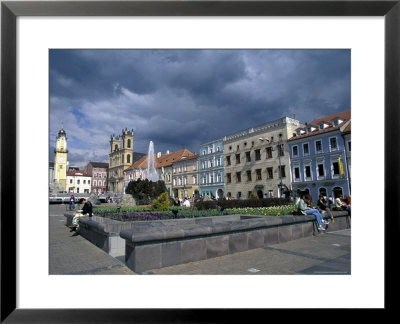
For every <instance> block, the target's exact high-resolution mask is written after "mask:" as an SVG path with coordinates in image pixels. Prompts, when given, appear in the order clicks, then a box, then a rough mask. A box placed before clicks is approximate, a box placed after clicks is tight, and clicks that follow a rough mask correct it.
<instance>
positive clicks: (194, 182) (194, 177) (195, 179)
mask: <svg viewBox="0 0 400 324" xmlns="http://www.w3.org/2000/svg"><path fill="white" fill-rule="evenodd" d="M192 180H193V184H196V183H197V177H196V176H195V175H194V176H193V179H192Z"/></svg>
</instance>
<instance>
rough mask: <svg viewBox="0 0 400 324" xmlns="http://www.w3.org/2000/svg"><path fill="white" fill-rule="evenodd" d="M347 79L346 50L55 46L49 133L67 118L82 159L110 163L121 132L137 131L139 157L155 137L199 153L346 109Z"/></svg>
mask: <svg viewBox="0 0 400 324" xmlns="http://www.w3.org/2000/svg"><path fill="white" fill-rule="evenodd" d="M350 81H351V80H350V51H347V50H115V51H113V50H101V51H99V50H53V51H51V53H50V96H51V101H50V103H51V106H50V114H51V115H50V124H51V129H50V133H51V136H55V135H54V134H56V133H57V131H58V129H59V128H60V124H61V121H63V122H64V124H65V128H66V130H67V131H68V132H69V135H70V136H71V138H72V139H76V141H75V143H76V145H79V146H77V147H75V148H74V149H75V150H77V151H76V152H77V153H79V154H81V153H80V151H79V150H93V151H94V152H95V153H93V156H95V157H96V158H97V157H100V156H103V157H104V158H103V159H102V160H105V161H106V160H107V158H108V138H109V136H110V135H111V134H112V133H115V134H116V135H118V134H120V132H121V129H123V128H128V129H131V128H134V129H135V150H136V151H141V152H147V146H148V142H149V141H150V140H152V141H153V142H154V145H155V149H156V150H157V151H162V152H164V151H165V150H167V149H169V150H170V151H174V150H177V149H181V148H183V147H186V148H189V149H191V150H192V151H195V152H196V151H198V149H199V147H198V146H199V145H200V144H201V143H205V142H208V141H210V140H213V139H217V138H221V137H223V136H224V135H227V134H231V133H233V132H236V131H239V130H242V129H245V128H248V127H252V126H255V125H259V124H262V123H264V122H268V121H271V120H275V119H278V118H280V117H283V116H288V117H294V115H295V117H296V119H299V120H300V121H301V122H306V121H310V120H312V119H315V118H319V117H322V116H324V115H329V114H332V113H335V112H338V111H343V110H347V109H349V108H351V107H350V91H351V89H350ZM71 143H74V140H72V141H71ZM78 143H79V144H78ZM71 145H72V144H71ZM70 148H71V147H70ZM71 150H72V148H71ZM72 156H73V155H71V157H72ZM78 156H79V155H76V157H77V158H78ZM80 157H82V156H80ZM82 158H83V157H82Z"/></svg>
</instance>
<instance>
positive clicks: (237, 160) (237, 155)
mask: <svg viewBox="0 0 400 324" xmlns="http://www.w3.org/2000/svg"><path fill="white" fill-rule="evenodd" d="M239 163H240V154H236V164H239Z"/></svg>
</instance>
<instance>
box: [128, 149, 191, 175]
mask: <svg viewBox="0 0 400 324" xmlns="http://www.w3.org/2000/svg"><path fill="white" fill-rule="evenodd" d="M194 155H196V154H194V153H192V152H190V151H189V150H187V149H184V150H180V151H177V152H172V153H169V154H164V155H161V156H160V157H159V158H157V156H156V155H155V154H154V158H155V160H156V168H161V167H166V166H170V165H172V163H174V162H177V161H180V160H181V159H182V158H192V157H193V156H194ZM146 168H147V155H145V156H143V157H142V158H141V159H140V160H138V161H136V162H135V163H134V164H132V165H131V166H130V167H129V168H128V169H126V170H132V169H146Z"/></svg>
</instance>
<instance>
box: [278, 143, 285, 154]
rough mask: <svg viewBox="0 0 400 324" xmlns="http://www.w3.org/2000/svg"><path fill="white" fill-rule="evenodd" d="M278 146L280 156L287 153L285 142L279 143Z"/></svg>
mask: <svg viewBox="0 0 400 324" xmlns="http://www.w3.org/2000/svg"><path fill="white" fill-rule="evenodd" d="M277 148H278V154H279V155H280V156H284V155H285V152H284V147H283V144H279V145H278V146H277Z"/></svg>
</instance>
